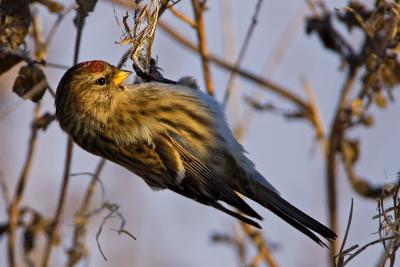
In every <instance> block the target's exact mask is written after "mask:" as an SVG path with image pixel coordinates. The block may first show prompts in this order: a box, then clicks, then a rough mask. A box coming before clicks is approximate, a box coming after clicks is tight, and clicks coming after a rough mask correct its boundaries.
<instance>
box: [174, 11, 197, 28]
mask: <svg viewBox="0 0 400 267" xmlns="http://www.w3.org/2000/svg"><path fill="white" fill-rule="evenodd" d="M168 9H169V11H171V13H172V14H174V15H175V17H177V18H178V19H180V20H181V21H183V22H184V23H186V24H188V25H189V26H190V27H192V28H196V22H194V21H193V20H192V19H191V18H189V17H188V16H186V15H185V14H183V13H182V12H180V11H178V10H177V9H176V8H175V7H173V6H171V7H170V8H168Z"/></svg>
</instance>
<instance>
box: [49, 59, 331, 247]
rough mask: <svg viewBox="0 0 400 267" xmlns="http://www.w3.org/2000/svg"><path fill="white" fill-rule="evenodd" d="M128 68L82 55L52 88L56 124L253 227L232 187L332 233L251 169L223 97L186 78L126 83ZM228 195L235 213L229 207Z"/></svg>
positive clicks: (160, 185) (312, 228) (150, 180)
mask: <svg viewBox="0 0 400 267" xmlns="http://www.w3.org/2000/svg"><path fill="white" fill-rule="evenodd" d="M128 75H129V73H128V72H126V71H122V70H118V69H117V68H115V67H114V66H112V65H110V64H108V63H106V62H104V61H98V60H96V61H89V62H83V63H80V64H78V65H76V66H74V67H72V68H71V69H69V70H68V71H67V72H66V73H65V74H64V76H63V78H62V79H61V81H60V83H59V85H58V88H57V94H56V101H55V105H56V115H57V119H58V121H59V123H60V126H61V128H62V129H63V130H65V131H66V132H67V133H68V134H69V135H70V136H71V137H72V139H73V140H74V141H75V142H76V143H77V144H78V145H79V146H81V147H82V148H83V149H85V150H87V151H89V152H90V153H93V154H95V155H98V156H101V157H104V158H106V159H109V160H111V161H113V162H115V163H117V164H119V165H121V166H123V167H125V168H127V169H128V170H130V171H132V172H134V173H136V174H137V175H138V176H140V177H142V178H143V179H144V181H145V182H146V183H147V184H148V185H149V186H151V187H152V188H155V189H170V190H172V191H174V192H176V193H179V194H181V195H184V196H186V197H188V198H191V199H193V200H196V201H198V202H200V203H202V204H205V205H209V206H212V207H215V208H217V209H219V210H221V211H223V212H225V213H227V214H229V215H231V216H234V217H236V218H238V219H240V220H242V221H244V222H246V223H249V224H251V225H253V226H255V227H260V226H259V224H258V223H257V222H255V221H254V220H253V219H251V218H255V219H262V217H261V216H260V215H259V214H257V213H256V212H255V211H254V210H253V209H252V208H251V207H250V206H249V205H248V204H247V203H246V202H245V201H244V200H242V199H241V198H240V197H239V196H238V194H237V193H240V194H242V195H244V196H246V197H248V198H250V199H253V200H254V201H256V202H258V203H259V204H261V205H262V206H264V207H265V208H267V209H269V210H271V211H272V212H273V213H275V214H276V215H278V216H279V217H281V218H282V219H283V220H285V221H286V222H287V223H289V224H290V225H292V226H293V227H295V228H296V229H298V230H299V231H301V232H302V233H304V234H305V235H307V236H308V237H310V238H311V239H312V240H314V241H315V242H317V243H318V244H321V245H324V243H323V242H322V241H321V240H320V238H319V237H318V236H317V234H318V235H320V236H322V237H323V238H326V239H327V240H331V239H335V238H336V234H335V233H334V232H332V231H331V230H330V229H329V228H327V227H326V226H324V225H322V224H321V223H319V222H318V221H316V220H315V219H313V218H311V217H310V216H308V215H307V214H305V213H304V212H302V211H300V210H299V209H297V208H296V207H294V206H293V205H291V204H290V203H288V202H287V201H286V200H284V199H283V198H282V197H281V196H280V194H279V193H278V191H277V190H276V189H275V188H274V187H273V186H272V185H271V184H270V183H269V182H268V181H267V180H266V179H265V178H264V177H263V176H262V175H261V174H260V173H259V172H258V171H257V170H256V169H255V167H254V164H253V163H252V162H251V161H250V160H249V159H248V158H247V157H246V156H245V155H244V151H243V148H242V147H241V146H240V145H239V144H238V142H237V141H236V140H235V138H234V137H233V135H232V133H231V131H230V130H229V128H228V126H227V124H226V122H225V118H224V114H223V111H222V109H221V107H220V105H219V104H218V103H217V102H216V101H215V100H214V99H213V98H211V97H210V96H208V95H206V94H204V93H202V92H201V91H200V90H198V89H196V88H197V84H196V83H195V82H194V81H193V80H192V79H188V78H185V79H184V80H182V83H179V84H174V85H171V84H162V83H144V84H136V85H123V84H122V82H123V81H124V80H125V79H126V78H127V77H128ZM221 201H222V202H225V203H227V204H228V205H230V206H231V207H234V208H236V209H238V210H239V211H240V213H238V212H236V211H234V210H230V209H228V208H226V207H225V206H223V205H222V204H221V203H220V202H221Z"/></svg>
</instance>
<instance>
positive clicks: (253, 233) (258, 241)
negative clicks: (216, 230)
mask: <svg viewBox="0 0 400 267" xmlns="http://www.w3.org/2000/svg"><path fill="white" fill-rule="evenodd" d="M241 224H242V228H243V230H244V231H245V232H246V234H247V235H248V236H249V238H250V239H251V241H252V242H253V244H254V245H255V246H256V247H257V250H258V253H259V255H260V256H261V257H262V258H263V259H264V261H265V262H266V263H267V264H268V266H270V267H277V266H278V263H277V262H276V260H275V259H274V257H273V256H272V254H271V251H270V249H269V247H268V244H267V242H265V240H264V239H263V236H262V235H261V233H260V232H259V231H257V230H255V229H254V228H252V226H250V225H248V224H245V223H241ZM257 262H258V260H256V261H255V263H257ZM251 266H257V265H251Z"/></svg>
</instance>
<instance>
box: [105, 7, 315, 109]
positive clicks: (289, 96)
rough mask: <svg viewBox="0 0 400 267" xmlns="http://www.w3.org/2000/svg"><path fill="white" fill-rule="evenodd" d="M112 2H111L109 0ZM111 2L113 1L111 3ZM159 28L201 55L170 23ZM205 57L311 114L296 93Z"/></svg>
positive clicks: (215, 57)
mask: <svg viewBox="0 0 400 267" xmlns="http://www.w3.org/2000/svg"><path fill="white" fill-rule="evenodd" d="M109 1H110V0H109ZM110 2H111V1H110ZM114 2H115V3H117V4H119V5H121V6H123V7H125V8H130V5H129V2H127V1H125V0H114ZM158 26H159V27H160V29H162V30H163V31H164V32H165V33H167V34H168V35H169V36H170V37H171V38H172V39H173V40H175V41H177V42H178V43H180V44H181V45H182V46H183V47H185V48H187V49H189V50H191V51H193V52H196V53H200V52H199V51H200V50H199V48H198V47H197V45H196V44H194V43H193V42H192V41H190V40H189V39H187V38H186V36H184V35H182V34H180V33H179V32H177V31H176V30H175V29H174V28H173V27H172V26H170V25H169V24H168V23H166V22H164V21H159V22H158ZM205 57H206V58H207V59H208V60H209V61H210V62H212V63H214V64H216V65H217V66H219V67H221V68H223V69H225V70H227V71H230V72H232V73H237V74H238V75H240V76H241V77H243V78H245V79H247V80H249V81H252V82H254V83H256V84H257V85H259V86H261V87H262V88H264V89H266V90H269V91H271V92H273V93H275V94H277V95H279V96H280V97H282V98H284V99H286V100H289V101H290V102H293V103H294V104H295V105H297V106H298V107H299V108H300V109H301V110H303V111H305V112H307V113H308V112H309V106H308V103H307V102H305V101H304V100H302V99H301V97H299V96H297V95H296V94H295V93H293V92H291V91H290V90H289V89H287V88H285V87H283V86H280V85H278V84H276V83H275V82H273V81H271V80H269V79H264V78H262V77H260V76H257V75H256V74H253V73H252V72H250V71H248V70H244V69H242V68H235V66H234V65H233V64H231V63H229V62H227V61H225V60H223V59H222V58H220V57H218V56H216V55H214V54H211V53H207V54H205Z"/></svg>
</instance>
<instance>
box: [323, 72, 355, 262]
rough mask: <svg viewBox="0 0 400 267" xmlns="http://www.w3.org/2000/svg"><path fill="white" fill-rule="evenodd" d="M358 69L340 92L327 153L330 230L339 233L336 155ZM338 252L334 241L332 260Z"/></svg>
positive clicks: (347, 79) (331, 249)
mask: <svg viewBox="0 0 400 267" xmlns="http://www.w3.org/2000/svg"><path fill="white" fill-rule="evenodd" d="M357 70H358V68H357V67H355V68H351V69H350V70H349V72H348V74H347V78H346V80H345V82H344V84H343V86H342V89H341V90H340V97H339V101H338V104H337V108H336V114H335V117H334V120H333V123H332V125H331V128H330V132H329V141H328V145H327V153H326V179H327V181H326V185H327V198H328V203H327V204H328V205H327V210H328V212H329V226H330V228H331V229H332V230H333V231H334V232H335V233H337V232H338V230H339V228H338V218H337V209H336V204H337V199H336V198H337V193H336V191H337V190H336V177H337V158H336V155H337V154H336V153H337V151H338V150H339V148H340V145H341V139H342V138H343V132H344V122H345V121H344V117H343V116H344V114H343V111H344V107H345V103H346V102H345V101H346V98H347V96H348V94H349V93H350V90H351V88H352V86H353V83H354V82H355V79H356V76H357ZM337 252H338V243H337V241H336V240H333V241H332V243H331V247H330V256H331V259H332V258H333V257H334V256H335V255H336V254H337Z"/></svg>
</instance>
